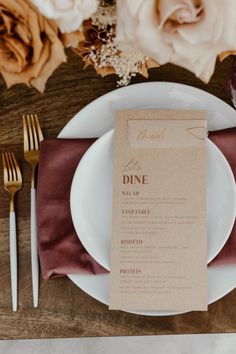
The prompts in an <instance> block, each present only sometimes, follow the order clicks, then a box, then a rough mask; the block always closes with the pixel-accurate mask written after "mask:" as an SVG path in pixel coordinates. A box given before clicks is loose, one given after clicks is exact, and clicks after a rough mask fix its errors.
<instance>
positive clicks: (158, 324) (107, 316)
mask: <svg viewBox="0 0 236 354" xmlns="http://www.w3.org/2000/svg"><path fill="white" fill-rule="evenodd" d="M230 63H231V60H230V58H229V59H227V60H226V61H225V62H224V63H223V64H218V65H217V69H216V73H215V74H214V76H213V78H212V80H211V82H210V83H209V84H208V85H205V84H204V83H202V82H200V81H199V80H198V79H196V78H195V77H194V76H193V75H192V74H191V73H188V72H187V71H185V70H183V69H181V68H177V67H174V66H172V65H165V66H163V67H161V68H160V69H154V70H151V75H150V78H149V80H150V81H156V80H157V81H174V82H180V83H184V84H187V85H193V86H196V87H199V88H201V89H203V90H206V91H208V92H211V93H213V94H214V95H216V96H218V97H220V98H221V99H223V100H224V101H226V102H228V103H229V104H231V102H230V96H229V92H228V88H227V78H228V77H229V70H230ZM82 66H83V64H82V62H81V60H80V59H79V58H78V57H77V56H76V55H75V54H74V53H69V52H68V64H67V65H62V66H61V67H60V68H59V69H58V70H57V71H56V73H55V74H54V75H53V77H52V78H51V79H50V80H49V82H48V86H47V91H46V93H45V94H44V95H41V94H39V93H37V92H36V91H35V90H30V89H28V88H27V87H25V86H23V85H19V86H16V87H14V88H12V89H10V90H7V89H6V88H5V85H4V83H3V81H2V80H0V92H1V106H0V137H1V140H0V152H3V151H8V150H11V151H14V152H15V153H16V156H17V158H18V160H19V161H20V165H21V167H22V171H23V176H24V188H23V189H22V190H21V191H20V192H19V193H18V196H17V212H18V231H19V234H18V238H19V239H18V245H19V289H20V291H19V310H18V311H17V312H16V313H12V311H11V291H10V272H9V246H8V195H7V193H6V192H5V191H4V189H3V186H2V183H1V181H2V167H0V338H1V339H13V338H14V339H18V338H19V339H20V338H52V337H55V338H56V337H82V336H86V337H88V336H122V335H125V336H129V335H153V334H177V333H206V332H209V333H213V332H236V291H233V292H231V293H230V294H228V295H227V296H225V297H224V298H223V299H221V300H220V301H217V302H216V303H215V304H213V305H211V306H210V307H209V311H208V312H207V313H199V312H197V313H194V314H193V313H188V314H184V315H179V316H171V317H145V316H138V315H132V314H127V313H124V312H119V311H115V312H109V311H108V308H107V307H106V306H104V305H103V304H100V303H99V302H97V301H96V300H94V299H92V298H91V297H89V296H88V295H86V294H85V293H83V292H82V291H81V290H80V289H78V288H77V287H76V286H75V285H74V284H73V283H72V282H71V281H70V280H69V279H67V278H61V279H56V280H52V281H49V282H45V281H43V280H41V284H40V304H39V308H38V309H33V307H32V290H31V270H30V231H29V230H30V220H29V211H30V189H29V188H30V186H29V180H30V168H29V166H28V165H27V164H26V163H25V162H24V161H23V151H22V122H21V115H22V114H24V113H28V112H29V113H38V114H39V116H40V117H41V122H42V127H43V130H44V135H45V137H46V138H51V137H56V136H57V134H58V133H59V132H60V130H61V129H62V128H63V127H64V125H65V124H66V123H67V122H68V121H69V120H70V119H71V118H72V117H73V115H74V114H75V113H77V112H78V111H79V110H80V109H81V108H83V107H84V106H85V105H86V104H88V103H89V102H91V101H92V100H94V99H95V98H97V97H99V96H101V95H103V94H105V93H107V92H109V91H111V90H114V89H115V88H116V78H115V76H114V75H113V76H109V77H106V78H104V79H101V78H100V77H99V76H97V75H96V74H95V73H94V71H93V69H89V70H86V71H83V70H82ZM145 81H147V80H145V79H144V78H142V77H140V76H138V77H136V78H134V79H133V81H132V83H138V82H145Z"/></svg>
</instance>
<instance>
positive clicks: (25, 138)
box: [22, 115, 29, 151]
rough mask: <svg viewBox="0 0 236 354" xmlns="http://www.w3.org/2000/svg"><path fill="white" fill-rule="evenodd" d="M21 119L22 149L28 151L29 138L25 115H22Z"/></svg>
mask: <svg viewBox="0 0 236 354" xmlns="http://www.w3.org/2000/svg"><path fill="white" fill-rule="evenodd" d="M22 119H23V135H24V150H25V151H29V138H28V131H27V122H26V117H25V115H23V116H22Z"/></svg>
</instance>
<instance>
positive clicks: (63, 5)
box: [32, 0, 97, 33]
mask: <svg viewBox="0 0 236 354" xmlns="http://www.w3.org/2000/svg"><path fill="white" fill-rule="evenodd" d="M32 1H33V3H34V4H35V5H36V6H37V7H38V9H39V11H40V12H41V13H42V14H43V15H44V16H46V17H48V18H51V19H54V20H56V21H57V23H58V26H59V28H60V30H61V32H62V33H69V32H73V31H75V30H77V29H79V28H80V26H81V24H82V22H83V20H85V19H87V18H89V17H90V16H91V15H92V14H93V13H94V12H96V10H97V0H32Z"/></svg>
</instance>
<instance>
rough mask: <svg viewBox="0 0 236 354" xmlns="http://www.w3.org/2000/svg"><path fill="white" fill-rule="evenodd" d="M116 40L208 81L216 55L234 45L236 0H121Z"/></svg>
mask: <svg viewBox="0 0 236 354" xmlns="http://www.w3.org/2000/svg"><path fill="white" fill-rule="evenodd" d="M117 3H118V21H117V42H118V43H119V45H120V47H121V48H123V49H125V50H131V51H137V50H139V51H142V52H143V53H145V54H146V55H147V56H150V57H151V58H153V59H155V60H156V61H157V62H158V63H159V64H165V63H167V62H171V63H174V64H177V65H180V66H182V67H184V68H186V69H188V70H190V71H192V72H194V73H195V74H196V76H198V77H199V78H201V79H202V80H203V81H205V82H208V81H209V79H210V77H211V75H212V74H213V72H214V68H215V63H216V59H217V56H218V55H219V54H220V53H222V52H225V51H228V50H231V51H232V50H233V51H234V50H236V16H235V13H236V1H234V0H224V1H223V2H222V0H201V1H200V0H199V1H198V0H195V1H194V0H117Z"/></svg>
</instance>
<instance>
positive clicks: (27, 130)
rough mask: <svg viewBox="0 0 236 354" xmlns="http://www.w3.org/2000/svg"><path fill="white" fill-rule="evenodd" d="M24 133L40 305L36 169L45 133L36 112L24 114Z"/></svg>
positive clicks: (35, 284)
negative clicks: (30, 170)
mask: <svg viewBox="0 0 236 354" xmlns="http://www.w3.org/2000/svg"><path fill="white" fill-rule="evenodd" d="M23 134H24V157H25V160H26V161H27V162H28V163H29V164H30V165H31V168H32V175H31V270H32V288H33V304H34V307H37V306H38V292H39V264H38V249H37V229H36V183H35V171H36V166H37V164H38V162H39V154H40V142H41V141H42V140H43V134H42V131H41V128H40V124H39V119H38V116H37V115H36V114H30V115H29V114H27V115H24V116H23Z"/></svg>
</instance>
